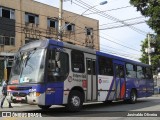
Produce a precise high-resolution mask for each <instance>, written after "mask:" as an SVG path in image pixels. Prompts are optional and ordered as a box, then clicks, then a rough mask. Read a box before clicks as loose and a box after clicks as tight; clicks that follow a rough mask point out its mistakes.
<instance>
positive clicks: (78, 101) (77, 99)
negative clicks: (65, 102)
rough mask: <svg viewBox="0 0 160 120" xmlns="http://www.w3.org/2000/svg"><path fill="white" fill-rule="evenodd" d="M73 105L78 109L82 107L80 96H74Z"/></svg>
mask: <svg viewBox="0 0 160 120" xmlns="http://www.w3.org/2000/svg"><path fill="white" fill-rule="evenodd" d="M72 104H73V105H74V106H76V107H78V106H79V105H80V98H79V97H78V96H73V97H72Z"/></svg>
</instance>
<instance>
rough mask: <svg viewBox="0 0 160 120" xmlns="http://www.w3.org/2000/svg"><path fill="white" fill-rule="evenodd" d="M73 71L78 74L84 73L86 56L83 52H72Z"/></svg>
mask: <svg viewBox="0 0 160 120" xmlns="http://www.w3.org/2000/svg"><path fill="white" fill-rule="evenodd" d="M71 62H72V71H73V72H77V73H84V72H85V67H84V54H83V52H81V51H77V50H72V51H71Z"/></svg>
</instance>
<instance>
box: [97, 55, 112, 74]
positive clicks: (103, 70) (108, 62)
mask: <svg viewBox="0 0 160 120" xmlns="http://www.w3.org/2000/svg"><path fill="white" fill-rule="evenodd" d="M98 65H99V74H100V75H109V76H113V63H112V59H110V58H106V57H102V56H100V57H99V58H98Z"/></svg>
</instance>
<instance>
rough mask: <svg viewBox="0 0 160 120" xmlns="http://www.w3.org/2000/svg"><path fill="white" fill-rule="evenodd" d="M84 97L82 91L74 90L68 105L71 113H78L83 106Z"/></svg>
mask: <svg viewBox="0 0 160 120" xmlns="http://www.w3.org/2000/svg"><path fill="white" fill-rule="evenodd" d="M82 98H83V95H82V93H81V92H80V91H77V90H73V91H71V93H70V94H69V96H68V103H67V105H66V109H67V110H68V111H71V112H78V111H80V110H81V108H82V105H83V99H82Z"/></svg>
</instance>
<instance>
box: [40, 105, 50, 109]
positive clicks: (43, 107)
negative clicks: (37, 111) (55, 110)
mask: <svg viewBox="0 0 160 120" xmlns="http://www.w3.org/2000/svg"><path fill="white" fill-rule="evenodd" d="M38 107H40V108H41V109H43V110H47V109H49V108H50V107H51V105H38Z"/></svg>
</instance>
